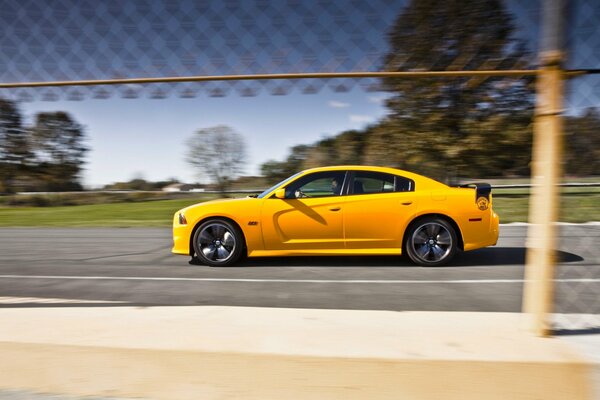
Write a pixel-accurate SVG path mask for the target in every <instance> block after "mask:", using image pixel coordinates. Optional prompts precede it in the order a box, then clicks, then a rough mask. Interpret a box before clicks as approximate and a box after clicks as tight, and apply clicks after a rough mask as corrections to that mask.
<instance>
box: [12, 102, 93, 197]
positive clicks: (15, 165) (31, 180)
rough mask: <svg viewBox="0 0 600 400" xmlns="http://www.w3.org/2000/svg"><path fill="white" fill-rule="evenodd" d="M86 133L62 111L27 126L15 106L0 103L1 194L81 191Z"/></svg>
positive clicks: (42, 115) (38, 117)
mask: <svg viewBox="0 0 600 400" xmlns="http://www.w3.org/2000/svg"><path fill="white" fill-rule="evenodd" d="M84 141H85V131H84V129H83V126H82V125H81V124H79V123H78V122H77V121H76V120H75V119H74V118H73V117H72V116H70V115H69V114H68V113H66V112H63V111H57V112H42V113H38V114H36V115H35V116H34V118H33V123H32V124H30V125H27V124H25V123H24V122H23V117H22V115H21V113H20V111H19V109H18V107H17V105H16V104H15V103H14V102H12V101H10V100H5V99H0V193H13V192H15V191H72V190H82V186H81V183H80V173H81V171H82V165H83V163H84V157H85V154H86V152H87V151H88V148H87V146H86V145H85V143H84Z"/></svg>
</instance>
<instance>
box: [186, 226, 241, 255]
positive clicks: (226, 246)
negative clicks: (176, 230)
mask: <svg viewBox="0 0 600 400" xmlns="http://www.w3.org/2000/svg"><path fill="white" fill-rule="evenodd" d="M193 245H194V252H195V253H196V257H197V258H198V260H199V261H200V262H201V263H203V264H206V265H210V266H211V267H226V266H229V265H232V264H234V263H235V262H236V261H238V260H239V259H240V256H241V255H242V251H243V249H244V236H243V234H242V232H241V230H240V229H239V228H238V227H237V226H235V225H234V224H232V223H231V222H229V221H226V220H223V219H211V220H208V221H205V222H203V223H202V224H201V225H200V226H199V227H198V229H196V233H195V234H194V242H193Z"/></svg>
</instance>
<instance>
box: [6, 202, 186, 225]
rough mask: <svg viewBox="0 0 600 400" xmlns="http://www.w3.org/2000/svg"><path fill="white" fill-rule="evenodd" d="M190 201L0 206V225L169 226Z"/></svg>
mask: <svg viewBox="0 0 600 400" xmlns="http://www.w3.org/2000/svg"><path fill="white" fill-rule="evenodd" d="M195 202H196V201H195V200H191V199H179V200H159V201H146V202H139V203H114V204H93V205H83V206H63V207H11V208H9V207H0V226H63V227H65V226H66V227H69V226H70V227H77V226H79V227H84V226H112V227H134V226H170V225H171V223H172V218H173V214H174V213H175V212H176V211H177V210H179V209H180V208H183V207H186V206H189V205H191V204H194V203H195Z"/></svg>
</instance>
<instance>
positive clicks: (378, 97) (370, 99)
mask: <svg viewBox="0 0 600 400" xmlns="http://www.w3.org/2000/svg"><path fill="white" fill-rule="evenodd" d="M387 97H388V96H386V95H384V94H380V95H375V96H369V97H367V101H368V102H369V103H373V104H383V102H384V101H385V99H387Z"/></svg>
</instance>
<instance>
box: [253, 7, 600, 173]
mask: <svg viewBox="0 0 600 400" xmlns="http://www.w3.org/2000/svg"><path fill="white" fill-rule="evenodd" d="M388 42H389V49H390V50H389V53H388V54H387V55H386V57H385V59H384V60H383V65H382V68H381V69H382V70H383V71H390V72H392V71H445V70H448V71H452V70H478V69H479V70H485V69H526V68H530V67H531V65H532V63H533V56H532V54H530V52H529V51H528V50H527V46H526V45H525V42H524V40H522V39H519V38H517V37H516V36H515V26H514V25H513V23H512V16H511V15H510V13H509V11H508V10H507V9H506V7H505V5H504V3H503V2H502V1H499V0H484V1H481V0H460V1H458V0H457V1H445V2H439V1H437V0H413V1H411V2H410V3H409V4H408V5H407V6H406V7H405V8H404V10H403V11H402V13H401V14H400V15H399V16H398V18H397V20H396V22H395V24H394V25H393V26H392V28H391V30H390V32H389V33H388ZM382 84H383V88H384V89H385V90H386V91H387V92H388V93H389V97H388V99H387V101H386V103H385V105H386V107H387V109H388V115H387V117H386V118H384V119H383V120H381V121H378V122H377V123H375V124H373V125H371V126H368V127H366V128H365V129H361V130H350V131H346V132H342V133H340V134H338V135H336V136H334V137H330V138H326V139H323V140H320V141H318V142H316V143H313V144H308V145H299V146H295V147H292V148H291V149H290V151H289V155H288V156H287V158H286V159H285V160H283V161H276V160H270V161H267V162H266V163H264V164H262V166H261V171H262V173H263V175H265V176H266V177H267V178H268V180H269V181H273V182H274V181H277V180H279V179H283V178H285V177H286V176H289V175H290V174H292V173H294V172H296V171H298V170H301V169H304V168H310V167H317V166H324V165H333V164H370V165H381V166H390V167H397V168H402V169H407V170H411V171H414V172H418V173H422V174H425V175H428V176H431V177H434V178H437V179H439V180H445V181H453V180H454V179H456V178H457V177H473V178H476V177H477V178H482V177H508V176H528V175H529V173H530V162H531V144H532V130H533V112H534V104H535V90H534V80H533V78H531V77H517V78H515V77H461V78H418V79H394V78H386V79H384V80H383V82H382ZM565 126H566V136H567V140H566V149H565V150H566V156H565V166H564V169H565V172H566V173H567V174H575V175H589V174H600V161H599V160H600V157H599V156H600V154H599V153H598V152H599V151H600V150H598V149H599V146H598V145H599V144H600V143H599V142H600V136H599V135H600V133H599V132H600V118H599V114H598V111H597V110H593V109H590V110H588V111H587V112H585V113H584V114H583V115H581V116H570V117H567V118H566V124H565Z"/></svg>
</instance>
